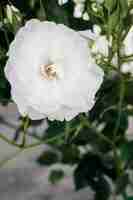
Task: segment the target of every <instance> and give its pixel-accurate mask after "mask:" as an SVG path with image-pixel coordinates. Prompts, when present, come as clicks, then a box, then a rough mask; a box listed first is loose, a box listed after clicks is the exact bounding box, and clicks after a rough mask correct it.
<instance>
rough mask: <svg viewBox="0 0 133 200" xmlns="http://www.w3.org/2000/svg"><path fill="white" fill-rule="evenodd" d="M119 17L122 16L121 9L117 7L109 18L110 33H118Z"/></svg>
mask: <svg viewBox="0 0 133 200" xmlns="http://www.w3.org/2000/svg"><path fill="white" fill-rule="evenodd" d="M119 15H120V9H119V6H117V9H116V10H115V11H114V12H113V13H112V14H111V15H110V17H109V21H108V29H109V33H112V32H114V31H117V29H118V25H119V23H120V17H119Z"/></svg>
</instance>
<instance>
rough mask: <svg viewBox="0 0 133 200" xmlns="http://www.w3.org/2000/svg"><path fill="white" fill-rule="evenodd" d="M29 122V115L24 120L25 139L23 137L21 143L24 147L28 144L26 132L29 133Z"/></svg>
mask: <svg viewBox="0 0 133 200" xmlns="http://www.w3.org/2000/svg"><path fill="white" fill-rule="evenodd" d="M29 122H30V119H29V117H28V116H26V117H25V118H24V122H23V139H22V144H21V146H22V147H24V146H25V145H26V134H27V129H28V127H29Z"/></svg>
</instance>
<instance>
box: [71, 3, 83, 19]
mask: <svg viewBox="0 0 133 200" xmlns="http://www.w3.org/2000/svg"><path fill="white" fill-rule="evenodd" d="M83 11H84V4H83V3H78V4H76V5H75V7H74V14H73V15H74V17H75V18H81V17H82V14H83Z"/></svg>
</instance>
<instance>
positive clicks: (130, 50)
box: [121, 26, 133, 74]
mask: <svg viewBox="0 0 133 200" xmlns="http://www.w3.org/2000/svg"><path fill="white" fill-rule="evenodd" d="M132 44H133V26H132V27H131V28H130V30H129V32H128V34H127V36H126V38H125V40H124V45H123V49H122V51H123V52H122V53H123V54H125V55H126V56H130V55H133V45H132ZM121 70H122V72H123V73H127V72H129V73H131V74H133V62H126V63H124V64H123V65H122V68H121Z"/></svg>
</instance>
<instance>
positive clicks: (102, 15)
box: [0, 0, 133, 200]
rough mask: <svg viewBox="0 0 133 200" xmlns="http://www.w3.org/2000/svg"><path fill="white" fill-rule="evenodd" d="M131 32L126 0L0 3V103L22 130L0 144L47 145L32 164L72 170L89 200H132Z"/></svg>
mask: <svg viewBox="0 0 133 200" xmlns="http://www.w3.org/2000/svg"><path fill="white" fill-rule="evenodd" d="M132 27H133V1H132V0H127V1H125V0H68V1H67V0H62V1H59V0H45V1H44V0H40V1H37V0H31V1H26V0H23V1H18V0H16V1H10V2H8V1H6V0H2V1H1V2H0V102H1V104H2V105H7V104H8V103H9V102H12V101H13V102H15V103H16V104H17V106H18V110H19V111H20V114H21V115H22V116H21V120H22V124H21V125H20V127H19V129H20V130H23V133H21V137H22V138H21V137H19V136H20V133H19V132H18V135H17V137H14V138H15V139H14V140H10V139H9V138H7V137H6V134H4V133H3V134H2V133H1V134H0V138H1V139H3V140H4V141H5V142H7V143H9V144H11V145H13V146H17V147H18V148H20V149H22V150H24V149H28V148H31V147H36V146H38V145H41V144H44V143H45V144H48V145H50V147H51V148H50V150H48V151H44V152H43V153H42V154H41V155H40V157H39V158H38V160H37V161H38V163H39V164H41V165H52V164H55V163H62V164H64V165H70V166H72V167H73V175H74V176H73V178H74V183H75V189H77V190H79V189H81V188H83V187H86V186H89V187H91V189H92V190H93V191H94V192H95V199H96V200H97V199H98V200H100V199H102V200H104V199H105V200H106V199H124V200H131V199H132V198H133V194H132V185H133V178H132V177H133V167H132V166H133V157H132V155H133V137H132V134H131V132H132V130H131V128H130V127H132V126H131V125H132V124H131V123H132V116H133V92H132V88H133V76H132V75H133V45H132V42H133V28H132ZM44 118H46V119H45V120H46V123H47V124H48V128H47V130H46V131H45V130H44V134H43V135H40V134H39V133H35V132H36V131H35V130H38V131H39V129H36V128H35V129H34V131H33V133H32V134H30V135H31V136H32V137H34V138H35V139H36V140H37V141H36V142H35V143H33V144H29V143H28V141H27V137H29V135H28V134H27V133H28V128H29V126H31V125H32V124H34V126H35V125H36V124H39V123H40V121H36V119H37V120H38V119H44ZM32 120H33V121H32ZM41 127H42V125H41ZM129 128H130V130H129ZM41 130H42V128H41ZM129 133H130V134H129ZM18 139H19V140H18ZM21 139H22V141H21ZM64 165H63V166H64ZM64 175H65V173H64V172H63V171H60V169H56V170H54V171H52V173H51V174H50V176H49V180H51V182H52V183H56V182H58V181H59V180H61V178H62V177H64Z"/></svg>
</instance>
